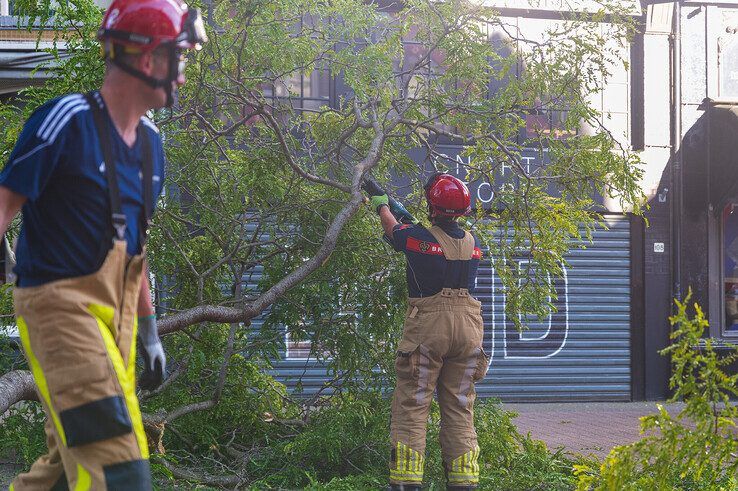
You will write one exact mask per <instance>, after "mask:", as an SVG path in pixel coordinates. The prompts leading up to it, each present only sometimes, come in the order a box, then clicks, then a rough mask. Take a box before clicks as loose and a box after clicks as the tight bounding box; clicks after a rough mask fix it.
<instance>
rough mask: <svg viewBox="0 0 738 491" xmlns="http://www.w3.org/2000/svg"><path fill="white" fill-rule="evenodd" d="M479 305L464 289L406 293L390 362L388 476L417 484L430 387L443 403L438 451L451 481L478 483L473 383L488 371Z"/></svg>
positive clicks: (422, 455) (421, 470) (429, 400)
mask: <svg viewBox="0 0 738 491" xmlns="http://www.w3.org/2000/svg"><path fill="white" fill-rule="evenodd" d="M483 336H484V326H483V323H482V316H481V304H480V302H479V301H478V300H476V299H474V298H473V297H471V296H469V295H468V293H466V290H463V289H462V290H449V289H444V290H443V291H442V292H440V293H438V294H436V295H434V296H432V297H427V298H411V299H410V301H409V306H408V311H407V315H406V320H405V330H404V332H403V335H402V341H401V342H400V345H399V348H398V353H397V359H396V363H395V367H396V369H397V386H396V388H395V393H394V396H393V398H392V421H391V425H390V439H391V442H392V458H391V462H390V482H392V483H395V484H420V483H421V482H422V481H423V468H424V463H425V434H426V424H427V421H428V412H429V409H430V404H431V400H432V397H433V392H434V391H437V393H438V404H439V406H440V409H441V431H440V440H441V449H442V453H443V461H444V465H445V468H446V474H447V478H448V483H449V485H452V486H453V485H463V484H476V483H477V482H479V465H478V462H477V459H478V457H479V447H478V446H477V434H476V431H475V430H474V409H473V406H474V399H475V398H476V392H475V390H474V382H476V381H477V380H480V379H481V378H483V377H484V375H485V374H486V373H487V365H488V358H487V355H486V354H485V353H484V350H483V349H482V339H483Z"/></svg>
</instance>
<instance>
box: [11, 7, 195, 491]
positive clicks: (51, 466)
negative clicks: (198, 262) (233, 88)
mask: <svg viewBox="0 0 738 491" xmlns="http://www.w3.org/2000/svg"><path fill="white" fill-rule="evenodd" d="M98 38H99V40H100V41H101V43H102V45H103V52H104V55H105V59H106V71H105V77H104V82H103V85H102V88H101V89H100V90H99V91H93V92H90V93H88V94H70V95H67V96H64V97H59V98H56V99H53V100H51V101H49V102H48V103H46V104H44V105H42V106H41V107H40V108H38V109H37V110H36V111H35V112H34V113H33V114H32V115H31V116H30V118H29V119H28V121H27V122H26V123H25V126H24V128H23V131H22V132H21V134H20V136H19V138H18V141H17V143H16V146H15V148H14V150H13V152H12V153H11V155H10V158H9V161H8V163H7V165H6V166H5V168H4V169H3V171H2V173H0V233H5V231H6V229H7V227H8V224H9V223H10V222H11V220H12V219H13V217H14V216H15V215H16V214H17V213H18V211H20V210H21V209H22V214H23V224H22V228H21V232H20V237H19V240H18V245H17V254H16V257H17V266H16V268H15V273H16V277H17V280H16V288H15V290H14V294H13V297H14V298H13V300H14V305H15V313H16V317H17V324H18V330H19V334H20V338H21V343H22V346H23V351H24V353H25V355H26V359H27V360H28V365H29V367H30V369H31V372H32V373H33V377H34V380H35V382H36V386H37V390H38V395H39V400H40V401H41V404H42V405H43V408H44V411H45V413H46V417H47V421H46V427H45V429H46V435H47V445H48V453H47V454H46V455H44V456H42V457H40V458H39V459H38V460H37V461H36V462H35V463H34V464H33V466H32V467H31V469H30V470H29V471H28V472H26V473H24V474H21V475H19V476H18V477H17V478H16V479H15V480H14V481H13V483H12V484H11V485H10V489H11V490H14V491H20V490H55V489H79V490H87V489H96V490H97V489H110V490H113V489H116V490H122V489H126V490H129V489H130V490H148V489H151V488H152V484H151V472H150V468H149V460H148V458H149V450H148V444H147V441H146V435H145V433H144V428H143V424H142V421H141V412H140V409H139V405H138V399H137V396H136V381H135V369H136V337H137V336H138V339H139V341H140V343H139V346H140V352H141V353H142V355H143V359H144V371H143V375H142V376H141V379H140V381H139V382H140V386H141V387H142V388H145V389H149V390H151V389H153V388H155V387H157V386H158V385H159V384H161V382H162V379H163V376H164V373H165V356H164V351H163V349H162V345H161V342H160V341H159V336H158V332H157V327H156V317H155V315H154V309H153V305H152V302H151V294H150V286H149V282H148V278H147V266H146V261H145V259H144V258H145V243H146V237H147V230H148V226H149V223H150V219H151V216H152V213H153V210H154V204H155V203H156V201H157V198H158V196H159V195H160V193H161V191H162V184H163V180H164V152H163V149H162V142H161V138H160V136H159V132H158V130H157V128H156V126H154V124H153V123H152V122H151V121H150V120H148V119H147V118H146V117H145V114H146V112H147V111H148V110H150V109H156V108H161V107H165V106H170V105H171V104H172V103H173V101H174V95H175V93H176V90H177V87H178V86H180V85H181V84H183V83H184V73H183V70H184V60H185V58H184V53H185V50H187V49H190V48H196V47H197V46H198V45H199V43H202V42H204V41H205V40H206V36H205V32H204V28H203V23H202V19H201V17H200V14H199V11H197V10H188V9H187V8H186V6H184V5H183V4H180V3H179V2H176V1H173V0H114V1H113V2H112V4H111V5H110V7H109V8H108V10H107V11H106V13H105V16H104V18H103V24H102V27H101V28H100V30H99V32H98Z"/></svg>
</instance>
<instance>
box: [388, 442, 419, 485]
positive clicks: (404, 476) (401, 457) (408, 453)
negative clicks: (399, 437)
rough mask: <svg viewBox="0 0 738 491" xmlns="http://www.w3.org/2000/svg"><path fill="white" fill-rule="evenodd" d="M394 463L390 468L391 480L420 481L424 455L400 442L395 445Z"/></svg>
mask: <svg viewBox="0 0 738 491" xmlns="http://www.w3.org/2000/svg"><path fill="white" fill-rule="evenodd" d="M395 458H396V463H395V467H394V468H393V469H390V479H391V480H393V481H409V482H422V481H423V469H424V467H425V457H424V456H423V455H421V454H420V452H416V451H415V450H413V449H412V448H410V447H408V446H407V445H405V444H404V443H402V442H399V441H398V442H397V444H396V446H395Z"/></svg>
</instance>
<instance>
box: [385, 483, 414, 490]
mask: <svg viewBox="0 0 738 491" xmlns="http://www.w3.org/2000/svg"><path fill="white" fill-rule="evenodd" d="M421 489H422V488H421V487H420V484H390V485H389V487H388V488H387V491H420V490H421Z"/></svg>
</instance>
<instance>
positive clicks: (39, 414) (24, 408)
mask: <svg viewBox="0 0 738 491" xmlns="http://www.w3.org/2000/svg"><path fill="white" fill-rule="evenodd" d="M45 420H46V416H45V414H44V410H43V408H42V407H41V404H39V403H38V402H24V403H21V404H17V405H15V406H13V407H12V408H10V410H9V411H8V412H7V413H6V414H5V415H4V417H3V420H2V424H0V455H3V456H6V455H8V456H14V457H15V459H16V461H17V462H18V463H19V464H22V465H24V466H25V467H26V468H27V467H29V466H30V465H31V464H32V463H33V462H34V461H35V460H36V459H37V458H39V457H40V456H41V455H43V454H45V453H46V435H45V433H44V421H45Z"/></svg>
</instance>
